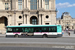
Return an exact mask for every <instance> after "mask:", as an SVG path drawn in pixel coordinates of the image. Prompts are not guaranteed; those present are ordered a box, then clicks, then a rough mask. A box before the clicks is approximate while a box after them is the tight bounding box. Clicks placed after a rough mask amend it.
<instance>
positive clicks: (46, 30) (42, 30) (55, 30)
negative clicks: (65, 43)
mask: <svg viewBox="0 0 75 50" xmlns="http://www.w3.org/2000/svg"><path fill="white" fill-rule="evenodd" d="M23 35H24V36H38V37H39V36H40V37H51V36H52V37H55V36H56V37H58V36H62V27H61V25H20V26H7V27H6V36H14V37H18V36H23Z"/></svg>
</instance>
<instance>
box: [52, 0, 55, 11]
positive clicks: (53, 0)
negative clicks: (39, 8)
mask: <svg viewBox="0 0 75 50" xmlns="http://www.w3.org/2000/svg"><path fill="white" fill-rule="evenodd" d="M51 9H52V10H54V9H55V0H51Z"/></svg>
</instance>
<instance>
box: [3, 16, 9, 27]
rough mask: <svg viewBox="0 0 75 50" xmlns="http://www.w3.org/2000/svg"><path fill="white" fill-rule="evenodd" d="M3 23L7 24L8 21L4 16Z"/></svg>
mask: <svg viewBox="0 0 75 50" xmlns="http://www.w3.org/2000/svg"><path fill="white" fill-rule="evenodd" d="M4 24H5V26H7V25H8V21H7V18H6V17H4Z"/></svg>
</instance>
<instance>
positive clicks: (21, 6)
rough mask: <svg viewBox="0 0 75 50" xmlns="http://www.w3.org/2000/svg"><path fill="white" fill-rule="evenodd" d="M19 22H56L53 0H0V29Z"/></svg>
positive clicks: (36, 23) (40, 23)
mask: <svg viewBox="0 0 75 50" xmlns="http://www.w3.org/2000/svg"><path fill="white" fill-rule="evenodd" d="M20 24H34V25H46V24H47V25H50V24H56V7H55V0H0V30H1V31H4V30H5V26H11V25H20Z"/></svg>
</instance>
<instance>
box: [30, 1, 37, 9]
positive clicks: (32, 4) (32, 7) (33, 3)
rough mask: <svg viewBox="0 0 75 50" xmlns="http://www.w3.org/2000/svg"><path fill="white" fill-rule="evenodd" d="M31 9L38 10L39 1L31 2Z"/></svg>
mask: <svg viewBox="0 0 75 50" xmlns="http://www.w3.org/2000/svg"><path fill="white" fill-rule="evenodd" d="M30 6H31V7H30V9H31V10H37V0H30Z"/></svg>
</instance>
